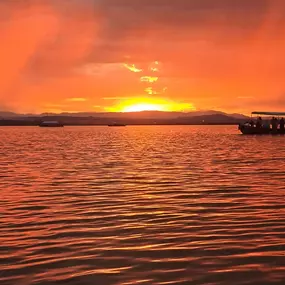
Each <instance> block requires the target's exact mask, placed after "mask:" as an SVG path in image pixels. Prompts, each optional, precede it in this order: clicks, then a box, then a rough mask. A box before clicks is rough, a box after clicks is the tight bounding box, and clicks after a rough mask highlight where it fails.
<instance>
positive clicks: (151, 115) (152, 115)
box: [0, 110, 248, 119]
mask: <svg viewBox="0 0 285 285" xmlns="http://www.w3.org/2000/svg"><path fill="white" fill-rule="evenodd" d="M209 115H225V116H230V117H233V118H237V119H247V118H248V117H246V116H244V115H242V114H227V113H224V112H221V111H215V110H205V111H192V112H163V111H141V112H127V113H121V112H79V113H68V112H64V113H60V114H56V113H43V114H17V113H13V112H1V111H0V118H4V119H9V118H17V117H22V118H25V117H47V116H49V117H54V116H61V117H77V118H78V117H96V118H114V117H116V118H145V119H147V118H148V119H173V118H181V117H197V116H209Z"/></svg>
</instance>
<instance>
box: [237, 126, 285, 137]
mask: <svg viewBox="0 0 285 285" xmlns="http://www.w3.org/2000/svg"><path fill="white" fill-rule="evenodd" d="M239 130H240V131H241V133H242V134H243V135H285V130H280V129H278V130H276V131H273V130H272V129H269V128H256V127H252V126H247V125H239Z"/></svg>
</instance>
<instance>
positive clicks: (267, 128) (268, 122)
mask: <svg viewBox="0 0 285 285" xmlns="http://www.w3.org/2000/svg"><path fill="white" fill-rule="evenodd" d="M263 128H264V129H266V130H270V121H269V120H264V122H263Z"/></svg>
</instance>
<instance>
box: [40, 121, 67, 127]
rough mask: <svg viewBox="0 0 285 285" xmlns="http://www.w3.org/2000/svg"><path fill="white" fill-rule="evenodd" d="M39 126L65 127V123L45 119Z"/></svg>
mask: <svg viewBox="0 0 285 285" xmlns="http://www.w3.org/2000/svg"><path fill="white" fill-rule="evenodd" d="M39 127H42V128H61V127H64V125H63V124H61V123H60V122H58V121H43V122H41V123H40V124H39Z"/></svg>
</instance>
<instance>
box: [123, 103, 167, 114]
mask: <svg viewBox="0 0 285 285" xmlns="http://www.w3.org/2000/svg"><path fill="white" fill-rule="evenodd" d="M140 111H164V108H163V106H160V105H157V104H147V103H138V104H134V105H131V106H126V107H125V108H124V109H123V110H122V112H140Z"/></svg>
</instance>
